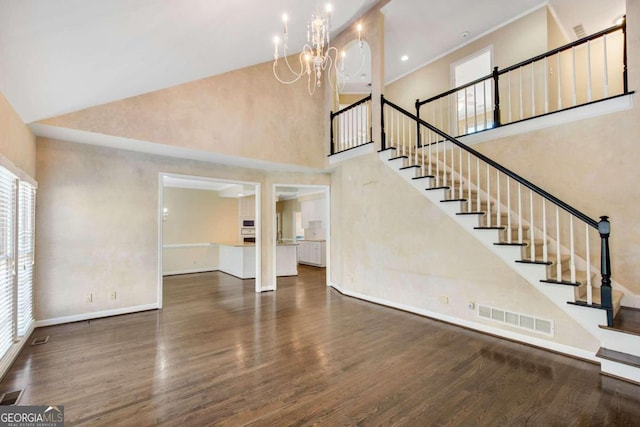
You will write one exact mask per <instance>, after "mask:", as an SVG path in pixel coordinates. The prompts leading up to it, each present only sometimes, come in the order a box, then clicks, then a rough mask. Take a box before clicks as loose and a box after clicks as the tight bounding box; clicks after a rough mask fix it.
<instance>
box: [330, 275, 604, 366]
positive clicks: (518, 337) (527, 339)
mask: <svg viewBox="0 0 640 427" xmlns="http://www.w3.org/2000/svg"><path fill="white" fill-rule="evenodd" d="M331 287H332V288H334V289H335V290H337V291H338V292H340V293H341V294H343V295H346V296H349V297H352V298H357V299H360V300H363V301H368V302H372V303H374V304H379V305H384V306H386V307H391V308H395V309H398V310H402V311H406V312H408V313H413V314H418V315H420V316H424V317H428V318H431V319H436V320H441V321H443V322H447V323H450V324H452V325H457V326H462V327H464V328H468V329H473V330H476V331H479V332H483V333H486V334H490V335H495V336H498V337H501V338H506V339H508V340H512V341H518V342H521V343H524V344H528V345H532V346H535V347H539V348H543V349H547V350H551V351H554V352H557V353H562V354H566V355H569V356H572V357H577V358H579V359H584V360H589V361H592V362H600V360H599V359H598V358H596V356H595V352H592V351H588V350H584V349H581V348H577V347H572V346H568V345H565V344H560V343H556V342H553V341H548V340H544V339H540V338H536V337H531V336H528V335H523V334H519V333H517V332H512V331H508V330H505V329H500V328H495V327H493V326H489V325H484V324H482V323H476V322H471V321H469V320H464V319H460V318H457V317H452V316H448V315H446V314H442V313H437V312H435V311H429V310H424V309H422V308H418V307H413V306H410V305H406V304H400V303H397V302H394V301H389V300H386V299H383V298H377V297H372V296H369V295H365V294H362V293H360V292H353V291H350V290H348V289H344V288H342V287H340V286H339V285H337V284H335V283H333V282H331Z"/></svg>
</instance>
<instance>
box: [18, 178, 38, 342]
mask: <svg viewBox="0 0 640 427" xmlns="http://www.w3.org/2000/svg"><path fill="white" fill-rule="evenodd" d="M35 201H36V190H35V188H34V186H33V185H31V184H29V183H28V182H24V181H20V185H19V192H18V247H17V249H18V272H17V282H18V285H17V288H18V292H17V295H18V301H17V307H16V308H17V335H18V337H22V336H24V334H25V333H26V332H27V331H28V330H29V327H30V326H31V322H32V321H33V296H32V284H33V263H34V230H35V224H34V222H35V209H34V208H35Z"/></svg>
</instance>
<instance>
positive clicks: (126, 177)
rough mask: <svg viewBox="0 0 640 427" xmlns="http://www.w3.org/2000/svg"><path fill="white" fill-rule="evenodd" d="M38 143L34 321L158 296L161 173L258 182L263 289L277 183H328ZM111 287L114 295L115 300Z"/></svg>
mask: <svg viewBox="0 0 640 427" xmlns="http://www.w3.org/2000/svg"><path fill="white" fill-rule="evenodd" d="M37 150H38V156H37V160H38V164H37V168H38V176H39V180H40V191H39V193H38V205H37V212H36V218H37V219H36V221H37V224H36V225H37V229H38V233H36V259H37V260H38V266H37V269H36V277H35V291H34V294H35V296H34V298H35V316H36V320H46V319H55V318H60V317H66V316H74V315H85V314H89V313H94V312H99V311H104V310H112V309H128V308H131V307H137V306H145V305H148V304H155V303H156V302H157V300H158V295H157V279H158V246H159V244H160V242H159V241H158V215H159V210H158V209H159V208H158V197H159V173H161V172H166V173H179V174H185V175H195V176H205V177H211V178H220V179H227V180H238V181H249V182H257V183H259V184H260V187H261V189H262V199H261V204H260V206H261V216H262V229H261V237H262V248H261V256H262V269H261V273H262V280H263V286H264V287H269V286H273V283H271V280H272V276H273V271H272V266H273V257H274V254H273V246H272V245H273V241H274V237H275V230H273V226H272V224H273V217H274V212H273V207H272V206H273V205H272V204H271V203H272V202H271V201H272V200H273V199H272V197H273V194H272V191H271V189H272V187H273V184H274V183H276V182H288V183H292V184H302V185H309V184H313V185H326V184H328V183H329V178H328V176H327V175H325V174H302V173H292V172H268V171H260V170H254V169H244V168H239V167H233V166H226V165H219V164H212V163H204V162H197V161H192V160H181V159H176V158H168V157H160V156H153V155H148V154H141V153H135V152H130V151H123V150H114V149H109V148H104V147H95V146H90V145H84V144H75V143H70V142H61V141H55V140H49V139H42V138H40V139H38V143H37ZM112 290H116V291H117V299H116V300H112V299H110V293H111V291H112ZM89 293H93V295H94V297H93V302H88V295H89Z"/></svg>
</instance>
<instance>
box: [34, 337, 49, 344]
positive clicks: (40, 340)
mask: <svg viewBox="0 0 640 427" xmlns="http://www.w3.org/2000/svg"><path fill="white" fill-rule="evenodd" d="M48 342H49V335H47V336H46V337H38V338H34V340H33V341H31V345H42V344H46V343H48Z"/></svg>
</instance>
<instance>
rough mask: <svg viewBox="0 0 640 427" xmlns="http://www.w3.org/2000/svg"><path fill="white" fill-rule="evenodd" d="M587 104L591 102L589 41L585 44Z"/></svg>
mask: <svg viewBox="0 0 640 427" xmlns="http://www.w3.org/2000/svg"><path fill="white" fill-rule="evenodd" d="M587 102H591V40H589V41H588V42H587Z"/></svg>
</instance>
